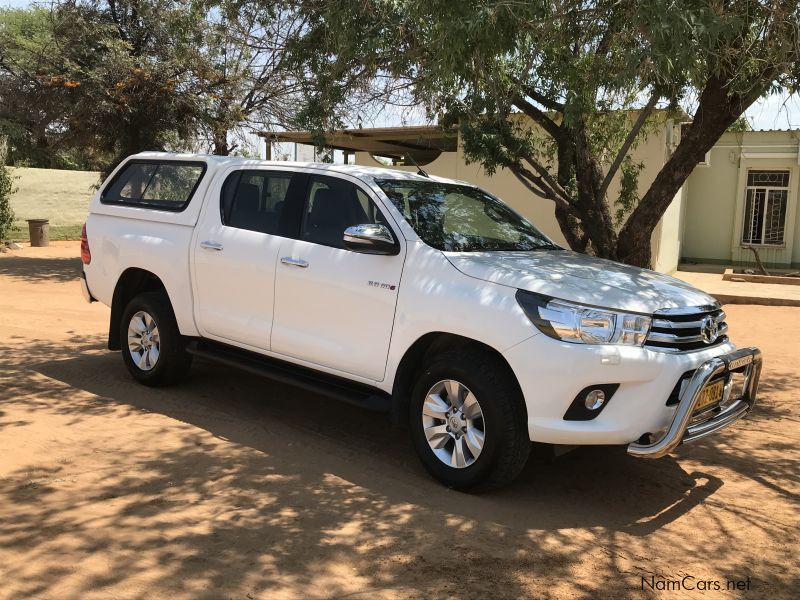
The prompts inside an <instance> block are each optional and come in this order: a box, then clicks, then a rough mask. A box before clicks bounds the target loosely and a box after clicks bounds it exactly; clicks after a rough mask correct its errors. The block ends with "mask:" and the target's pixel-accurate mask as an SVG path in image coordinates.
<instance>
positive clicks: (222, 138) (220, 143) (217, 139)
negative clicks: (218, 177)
mask: <svg viewBox="0 0 800 600" xmlns="http://www.w3.org/2000/svg"><path fill="white" fill-rule="evenodd" d="M214 154H216V155H218V156H228V154H230V146H228V130H227V129H222V128H219V129H215V130H214Z"/></svg>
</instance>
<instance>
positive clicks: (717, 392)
mask: <svg viewBox="0 0 800 600" xmlns="http://www.w3.org/2000/svg"><path fill="white" fill-rule="evenodd" d="M724 388H725V380H724V379H719V380H717V381H715V382H713V383H712V384H710V385H708V386H706V387H705V388H703V391H702V392H700V399H699V400H698V401H697V404H695V405H694V409H695V410H702V409H704V408H706V407H707V406H711V405H712V404H716V403H717V402H719V401H720V400H722V391H723V389H724Z"/></svg>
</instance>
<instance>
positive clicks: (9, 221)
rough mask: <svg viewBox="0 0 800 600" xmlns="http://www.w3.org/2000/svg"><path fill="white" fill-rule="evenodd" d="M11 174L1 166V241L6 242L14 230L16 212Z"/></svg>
mask: <svg viewBox="0 0 800 600" xmlns="http://www.w3.org/2000/svg"><path fill="white" fill-rule="evenodd" d="M13 193H14V190H13V188H12V185H11V174H10V173H9V172H8V169H6V167H5V166H4V165H2V164H0V241H2V240H6V239H8V237H9V234H10V233H11V230H12V229H14V211H13V210H12V208H11V194H13Z"/></svg>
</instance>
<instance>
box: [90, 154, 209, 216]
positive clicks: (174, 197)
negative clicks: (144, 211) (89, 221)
mask: <svg viewBox="0 0 800 600" xmlns="http://www.w3.org/2000/svg"><path fill="white" fill-rule="evenodd" d="M205 172H206V164H205V163H203V162H187V161H175V160H171V161H139V160H132V161H129V162H128V163H127V164H126V165H125V166H124V167H123V168H122V170H121V171H120V172H119V173H117V174H116V175H115V176H114V179H113V180H112V181H111V183H109V184H108V186H107V187H106V189H105V190H103V193H102V195H101V197H100V201H101V202H102V203H103V204H118V205H123V206H138V207H142V208H153V209H156V210H169V211H175V212H180V211H182V210H183V209H184V208H186V207H187V206H188V205H189V202H191V200H192V196H193V195H194V192H195V190H196V189H197V186H198V185H199V184H200V180H201V179H202V178H203V175H204V174H205Z"/></svg>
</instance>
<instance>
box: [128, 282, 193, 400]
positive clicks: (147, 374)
mask: <svg viewBox="0 0 800 600" xmlns="http://www.w3.org/2000/svg"><path fill="white" fill-rule="evenodd" d="M129 328H131V330H130V333H131V338H130V339H129ZM145 329H146V331H148V332H149V333H148V334H147V335H146V336H145V337H142V334H143V330H145ZM154 333H155V335H153V334H154ZM119 341H120V347H121V349H122V359H123V361H124V362H125V366H126V367H127V368H128V371H129V372H130V374H131V375H133V378H134V379H136V380H137V381H138V382H139V383H143V384H144V385H147V386H151V387H162V386H166V385H171V384H173V383H177V382H178V381H180V380H181V379H184V378H185V377H186V375H187V374H188V372H189V367H191V365H192V356H191V354H189V353H187V352H186V348H185V347H184V342H183V337H182V336H181V334H180V331H178V324H177V323H176V321H175V314H174V313H173V312H172V306H171V305H170V303H169V299H168V298H167V297H166V296H165V295H164V294H163V293H162V292H145V293H142V294H139V295H138V296H136V297H134V298H133V300H131V301H130V302H129V303H128V305H127V306H126V307H125V310H124V311H123V312H122V320H121V323H120V330H119ZM153 348H155V349H156V352H155V353H154V352H153V351H152V349H153ZM148 350H149V352H148Z"/></svg>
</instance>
